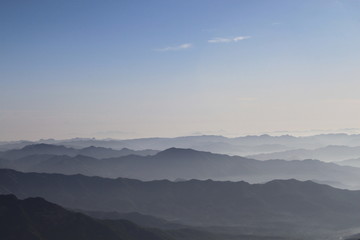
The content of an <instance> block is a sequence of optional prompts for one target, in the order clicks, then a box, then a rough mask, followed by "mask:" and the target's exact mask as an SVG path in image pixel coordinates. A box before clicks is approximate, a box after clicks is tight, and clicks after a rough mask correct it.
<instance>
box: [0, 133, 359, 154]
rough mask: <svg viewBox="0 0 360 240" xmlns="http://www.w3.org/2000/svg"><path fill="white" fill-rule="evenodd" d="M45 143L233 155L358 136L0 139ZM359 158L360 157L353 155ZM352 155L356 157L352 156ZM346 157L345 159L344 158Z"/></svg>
mask: <svg viewBox="0 0 360 240" xmlns="http://www.w3.org/2000/svg"><path fill="white" fill-rule="evenodd" d="M37 143H46V144H57V145H64V146H68V147H73V148H86V147H90V146H96V147H104V148H112V149H117V150H120V149H122V148H130V149H135V150H144V149H157V150H165V149H168V148H171V147H177V148H192V149H196V150H199V151H210V152H216V153H224V154H232V155H242V156H245V155H250V154H258V153H271V152H280V151H286V150H293V149H315V148H323V147H326V146H328V145H342V146H351V147H354V146H360V135H358V134H357V135H355V134H354V135H348V134H321V135H315V136H307V137H294V136H289V135H283V136H270V135H260V136H243V137H235V138H227V137H223V136H212V135H203V136H185V137H176V138H140V139H129V140H112V139H108V140H97V139H82V138H75V139H69V140H53V139H48V140H40V141H37V142H30V141H15V142H0V150H8V149H14V148H22V147H24V146H26V145H30V144H37ZM357 157H360V156H356V158H357ZM351 158H355V157H351ZM344 159H346V158H344Z"/></svg>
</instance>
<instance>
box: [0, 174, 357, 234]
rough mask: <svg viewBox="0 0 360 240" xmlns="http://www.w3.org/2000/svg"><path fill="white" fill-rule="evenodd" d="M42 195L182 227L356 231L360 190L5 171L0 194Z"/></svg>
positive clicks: (293, 183)
mask: <svg viewBox="0 0 360 240" xmlns="http://www.w3.org/2000/svg"><path fill="white" fill-rule="evenodd" d="M9 193H12V194H15V195H16V196H18V197H20V198H26V197H34V196H40V197H43V198H45V199H47V200H49V201H51V202H54V203H56V204H60V205H62V206H64V207H67V208H72V209H83V210H87V211H105V212H109V211H110V212H111V211H116V212H120V213H126V212H138V213H141V214H147V215H152V216H156V217H160V218H163V219H166V220H170V221H177V222H178V223H182V224H191V225H197V226H212V225H218V226H236V227H252V228H254V227H257V228H276V229H283V228H284V227H285V228H287V229H294V227H295V226H296V229H298V231H302V230H304V229H307V231H310V230H309V229H312V230H314V229H316V228H319V229H320V228H326V229H342V228H350V227H355V226H356V225H357V224H358V222H359V221H360V206H359V204H358V202H359V201H360V192H359V191H349V190H341V189H336V188H332V187H329V186H327V185H322V184H317V183H314V182H311V181H305V182H301V181H297V180H274V181H271V182H268V183H266V184H249V183H247V182H217V181H211V180H207V181H199V180H190V181H183V182H171V181H168V180H162V181H149V182H143V181H139V180H132V179H125V178H118V179H107V178H100V177H87V176H83V175H71V176H67V175H61V174H44V173H21V172H17V171H14V170H6V169H1V170H0V194H9Z"/></svg>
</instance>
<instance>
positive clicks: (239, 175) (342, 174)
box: [0, 145, 360, 189]
mask: <svg viewBox="0 0 360 240" xmlns="http://www.w3.org/2000/svg"><path fill="white" fill-rule="evenodd" d="M29 149H31V151H29ZM36 149H38V150H37V151H36ZM94 149H98V148H94ZM94 149H93V150H94ZM62 150H64V151H62ZM68 151H70V153H71V154H70V153H68ZM73 151H74V149H69V148H66V147H63V146H53V145H33V146H28V147H25V148H23V149H19V150H11V151H6V152H3V154H2V157H3V159H0V167H1V168H11V169H15V170H19V171H24V172H46V173H63V174H78V173H80V174H84V175H89V176H101V177H109V178H117V177H127V178H135V179H140V180H160V179H169V180H177V179H203V180H206V179H213V180H231V181H240V180H245V181H248V182H251V183H261V182H265V181H270V180H273V179H289V178H295V179H298V180H313V181H317V182H320V183H326V184H329V185H332V186H335V187H340V188H351V189H358V188H359V185H360V169H359V168H354V167H347V166H339V165H337V164H334V163H324V162H320V161H317V160H304V161H285V160H270V161H258V160H254V159H248V158H243V157H238V156H228V155H222V154H213V153H210V152H201V151H195V150H192V149H178V148H170V149H167V150H165V151H162V152H159V153H156V154H155V155H149V156H139V155H127V156H122V157H116V158H104V159H97V158H94V157H89V156H84V155H76V156H74V155H73V154H72V153H73ZM76 151H78V152H81V151H83V149H82V150H76ZM99 151H100V152H103V151H105V150H104V149H102V148H101V149H99ZM114 151H116V150H114ZM55 153H56V154H55ZM28 154H30V155H28ZM93 154H94V155H100V153H94V152H93Z"/></svg>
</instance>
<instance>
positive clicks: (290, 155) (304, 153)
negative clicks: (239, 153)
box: [248, 145, 360, 162]
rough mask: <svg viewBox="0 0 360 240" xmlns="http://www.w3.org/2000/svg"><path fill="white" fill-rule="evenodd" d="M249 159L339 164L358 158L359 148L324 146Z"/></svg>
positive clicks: (255, 156) (256, 156)
mask: <svg viewBox="0 0 360 240" xmlns="http://www.w3.org/2000/svg"><path fill="white" fill-rule="evenodd" d="M248 157H249V158H254V159H258V160H269V159H284V160H304V159H317V160H321V161H326V162H339V161H344V160H347V159H352V158H359V157H360V147H349V146H338V145H336V146H335V145H332V146H326V147H322V148H316V149H294V150H288V151H282V152H273V153H263V154H256V155H250V156H248Z"/></svg>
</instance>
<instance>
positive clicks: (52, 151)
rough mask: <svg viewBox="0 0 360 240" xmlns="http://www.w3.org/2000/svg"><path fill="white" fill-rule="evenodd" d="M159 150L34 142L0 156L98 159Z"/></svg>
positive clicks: (9, 157) (152, 153) (14, 157)
mask: <svg viewBox="0 0 360 240" xmlns="http://www.w3.org/2000/svg"><path fill="white" fill-rule="evenodd" d="M157 152H158V151H156V150H139V151H134V150H131V149H128V148H122V149H120V150H114V149H111V148H103V147H94V146H89V147H86V148H82V149H75V148H71V147H65V146H62V145H52V144H45V143H41V144H32V145H27V146H25V147H23V148H21V149H12V150H8V151H4V152H0V158H4V159H9V160H14V159H20V158H24V157H27V156H31V155H56V156H63V155H65V156H70V157H74V156H76V155H83V156H88V157H93V158H97V159H102V158H112V157H121V156H127V155H132V154H133V155H140V156H147V155H154V154H156V153H157Z"/></svg>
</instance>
